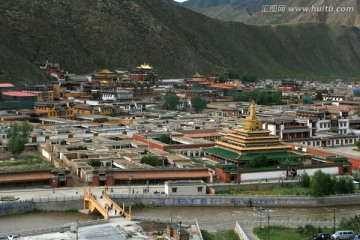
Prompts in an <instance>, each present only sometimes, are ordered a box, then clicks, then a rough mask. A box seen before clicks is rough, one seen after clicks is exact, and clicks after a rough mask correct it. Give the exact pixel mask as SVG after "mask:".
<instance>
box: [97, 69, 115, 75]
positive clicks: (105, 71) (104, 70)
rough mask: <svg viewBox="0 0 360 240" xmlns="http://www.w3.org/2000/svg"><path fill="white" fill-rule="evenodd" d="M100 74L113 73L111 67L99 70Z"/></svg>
mask: <svg viewBox="0 0 360 240" xmlns="http://www.w3.org/2000/svg"><path fill="white" fill-rule="evenodd" d="M97 73H98V74H113V72H111V71H110V70H109V69H103V70H101V71H100V72H97Z"/></svg>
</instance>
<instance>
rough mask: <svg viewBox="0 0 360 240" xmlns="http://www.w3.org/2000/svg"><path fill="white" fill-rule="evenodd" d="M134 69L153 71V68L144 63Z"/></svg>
mask: <svg viewBox="0 0 360 240" xmlns="http://www.w3.org/2000/svg"><path fill="white" fill-rule="evenodd" d="M136 68H137V69H144V70H152V69H153V67H151V66H150V65H149V64H146V63H144V64H141V65H140V66H137V67H136Z"/></svg>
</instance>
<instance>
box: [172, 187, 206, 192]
mask: <svg viewBox="0 0 360 240" xmlns="http://www.w3.org/2000/svg"><path fill="white" fill-rule="evenodd" d="M197 191H198V192H202V191H203V187H197ZM171 192H172V193H177V188H176V187H173V188H171Z"/></svg>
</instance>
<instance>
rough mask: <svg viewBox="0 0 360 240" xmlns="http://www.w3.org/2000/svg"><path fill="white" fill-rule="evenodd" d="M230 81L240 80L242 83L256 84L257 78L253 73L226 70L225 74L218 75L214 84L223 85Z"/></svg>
mask: <svg viewBox="0 0 360 240" xmlns="http://www.w3.org/2000/svg"><path fill="white" fill-rule="evenodd" d="M230 79H240V80H242V81H243V82H256V80H257V76H256V75H255V74H253V73H249V72H246V73H244V72H242V71H241V70H240V69H234V68H233V69H228V70H227V71H226V72H225V73H223V74H220V75H219V76H218V77H217V79H216V82H219V83H224V82H227V81H229V80H230Z"/></svg>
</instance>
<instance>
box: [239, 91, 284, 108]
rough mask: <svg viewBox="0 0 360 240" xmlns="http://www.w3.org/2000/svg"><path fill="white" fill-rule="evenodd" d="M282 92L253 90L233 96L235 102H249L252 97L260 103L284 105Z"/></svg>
mask: <svg viewBox="0 0 360 240" xmlns="http://www.w3.org/2000/svg"><path fill="white" fill-rule="evenodd" d="M281 96H282V94H281V92H278V91H276V92H266V91H260V90H253V91H251V92H241V93H236V94H235V95H234V97H233V100H234V101H235V102H249V101H251V100H252V99H253V100H254V101H255V102H256V103H257V104H260V105H282V104H283V102H282V100H281Z"/></svg>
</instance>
